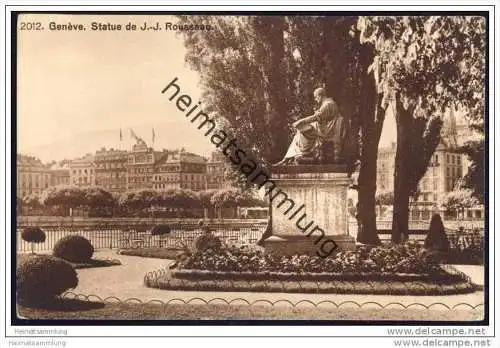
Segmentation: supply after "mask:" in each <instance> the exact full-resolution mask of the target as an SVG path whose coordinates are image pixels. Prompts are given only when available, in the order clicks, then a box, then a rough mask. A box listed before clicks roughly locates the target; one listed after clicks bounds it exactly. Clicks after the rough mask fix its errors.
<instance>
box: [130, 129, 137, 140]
mask: <svg viewBox="0 0 500 348" xmlns="http://www.w3.org/2000/svg"><path fill="white" fill-rule="evenodd" d="M130 136H131V137H132V138H134V139H135V140H137V138H138V136H137V134H135V132H134V131H133V130H132V129H130Z"/></svg>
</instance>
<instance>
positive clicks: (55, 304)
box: [19, 298, 105, 312]
mask: <svg viewBox="0 0 500 348" xmlns="http://www.w3.org/2000/svg"><path fill="white" fill-rule="evenodd" d="M19 305H20V306H23V307H26V308H32V309H46V310H51V311H57V312H77V311H91V310H95V309H101V308H104V307H105V303H103V302H93V301H84V300H78V299H69V298H58V299H54V300H52V301H44V302H38V303H30V302H19Z"/></svg>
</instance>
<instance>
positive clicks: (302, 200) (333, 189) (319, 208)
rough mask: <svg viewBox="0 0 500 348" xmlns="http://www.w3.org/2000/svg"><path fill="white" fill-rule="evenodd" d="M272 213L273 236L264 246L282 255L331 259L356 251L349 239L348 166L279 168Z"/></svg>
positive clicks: (275, 174)
mask: <svg viewBox="0 0 500 348" xmlns="http://www.w3.org/2000/svg"><path fill="white" fill-rule="evenodd" d="M272 181H273V182H274V183H275V185H276V186H275V188H274V189H273V190H272V192H271V193H270V194H269V197H270V198H271V206H270V214H271V228H272V236H271V237H269V238H267V239H265V240H264V247H265V248H266V249H267V250H269V251H270V252H276V253H280V254H287V255H293V254H309V255H319V256H322V257H327V256H329V255H331V254H333V253H334V252H336V251H339V250H353V249H354V248H355V241H354V238H353V237H350V236H349V231H348V220H347V190H348V186H349V185H350V184H351V179H350V178H349V177H348V175H347V173H346V169H345V166H339V165H298V166H283V167H275V168H274V171H273V174H272Z"/></svg>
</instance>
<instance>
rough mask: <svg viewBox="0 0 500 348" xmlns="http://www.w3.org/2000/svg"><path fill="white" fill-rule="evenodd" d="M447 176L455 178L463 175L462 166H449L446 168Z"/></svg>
mask: <svg viewBox="0 0 500 348" xmlns="http://www.w3.org/2000/svg"><path fill="white" fill-rule="evenodd" d="M446 176H447V177H452V178H455V177H461V176H462V168H460V167H457V168H455V167H451V168H450V167H448V168H446Z"/></svg>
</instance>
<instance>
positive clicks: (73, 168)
mask: <svg viewBox="0 0 500 348" xmlns="http://www.w3.org/2000/svg"><path fill="white" fill-rule="evenodd" d="M69 175H70V183H71V185H75V186H78V187H94V186H96V182H95V156H94V155H92V154H86V155H85V156H83V157H81V158H77V159H75V160H72V161H71V162H70V163H69Z"/></svg>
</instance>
